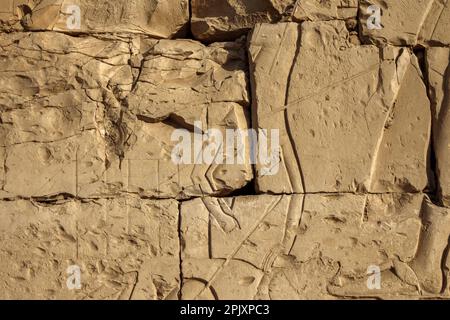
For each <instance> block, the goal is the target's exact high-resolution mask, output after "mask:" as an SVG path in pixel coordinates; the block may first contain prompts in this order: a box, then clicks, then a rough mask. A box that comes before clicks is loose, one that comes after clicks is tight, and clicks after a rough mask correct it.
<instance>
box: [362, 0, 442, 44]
mask: <svg viewBox="0 0 450 320" xmlns="http://www.w3.org/2000/svg"><path fill="white" fill-rule="evenodd" d="M359 3H360V7H359V19H360V26H361V31H362V37H363V39H365V40H366V41H368V42H374V43H377V44H386V43H388V44H393V45H397V46H405V45H412V46H414V45H416V44H418V43H420V44H424V45H434V44H440V45H447V46H448V45H449V44H450V38H449V35H448V28H449V24H450V22H449V21H450V19H449V18H450V9H449V3H448V0H416V1H408V2H403V1H394V0H393V1H383V0H359ZM371 5H376V6H378V8H380V10H381V13H382V16H381V26H382V28H381V29H369V27H368V24H367V21H368V20H369V19H372V18H371V15H372V12H370V11H368V8H369V6H371Z"/></svg>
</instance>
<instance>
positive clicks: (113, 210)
mask: <svg viewBox="0 0 450 320" xmlns="http://www.w3.org/2000/svg"><path fill="white" fill-rule="evenodd" d="M0 213H1V216H2V219H1V222H0V246H1V248H2V250H1V252H0V278H1V279H2V281H1V285H0V287H1V293H0V297H1V298H2V299H125V300H128V299H139V300H141V299H143V300H149V299H176V298H177V292H178V290H179V289H178V288H179V285H180V278H179V275H180V271H179V263H180V261H179V241H178V204H177V202H176V201H174V200H157V201H154V200H142V199H138V198H132V197H127V198H116V199H113V200H111V199H102V200H97V201H90V202H79V201H75V200H65V201H63V200H61V201H55V202H48V203H43V202H42V203H37V202H30V201H26V200H17V201H0ZM74 268H79V269H78V270H79V271H80V284H81V288H79V289H78V290H70V289H71V288H70V287H68V286H67V283H68V282H69V285H71V284H72V285H76V282H72V281H69V280H71V279H70V277H69V276H70V274H71V273H73V272H74V271H73V270H74ZM68 272H69V274H68ZM72 289H73V288H72Z"/></svg>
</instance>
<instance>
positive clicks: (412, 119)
mask: <svg viewBox="0 0 450 320" xmlns="http://www.w3.org/2000/svg"><path fill="white" fill-rule="evenodd" d="M249 52H250V70H251V80H252V89H253V96H254V98H253V107H252V110H254V112H253V117H252V119H253V126H254V127H255V128H269V129H278V130H279V134H280V139H279V140H280V149H281V150H280V155H279V161H280V170H279V172H278V173H277V174H275V175H265V176H263V175H261V174H259V173H258V176H257V181H256V183H257V188H258V190H260V191H261V192H274V193H303V192H305V193H311V192H355V191H369V192H377V193H384V192H417V191H422V190H424V189H425V188H426V187H427V184H428V178H427V161H428V148H429V139H430V131H431V114H430V108H429V101H428V97H427V92H426V87H425V84H424V80H423V75H422V73H421V71H420V68H419V63H418V61H417V58H416V57H415V56H414V55H413V54H412V52H410V51H409V50H408V49H405V48H396V47H386V48H383V49H378V48H377V47H375V46H367V45H366V46H361V45H354V44H352V43H351V42H350V40H349V34H348V31H347V29H346V27H345V23H344V22H343V21H330V22H304V23H303V24H302V27H301V35H300V31H299V26H298V25H296V24H294V23H286V24H277V25H268V24H262V25H259V26H257V27H256V28H255V30H254V32H253V33H252V36H251V39H250V43H249ZM275 72H276V74H277V76H273V74H274V73H275ZM411 110H414V111H413V112H412V111H411ZM260 166H261V164H259V165H256V169H257V172H258V170H259V169H260Z"/></svg>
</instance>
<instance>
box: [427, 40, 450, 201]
mask: <svg viewBox="0 0 450 320" xmlns="http://www.w3.org/2000/svg"><path fill="white" fill-rule="evenodd" d="M449 59H450V51H449V49H448V48H438V47H434V48H428V49H427V51H426V63H427V70H428V82H429V92H430V97H431V102H432V103H431V106H432V112H433V114H432V116H433V140H434V151H435V156H436V170H435V172H436V175H437V180H438V186H439V190H438V191H439V194H440V197H441V201H442V204H444V205H445V206H447V207H450V100H449V95H450V70H449V69H450V68H449V65H450V64H449V61H450V60H449Z"/></svg>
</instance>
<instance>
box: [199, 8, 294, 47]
mask: <svg viewBox="0 0 450 320" xmlns="http://www.w3.org/2000/svg"><path fill="white" fill-rule="evenodd" d="M294 2H295V1H294V0H256V1H255V0H239V1H234V0H191V8H192V17H191V30H192V33H193V34H194V37H195V38H196V39H200V40H207V41H223V40H230V39H235V38H237V37H239V36H241V35H243V34H245V33H246V32H247V31H249V30H250V29H251V28H252V27H253V26H254V25H255V24H257V23H261V22H277V21H280V19H282V16H283V15H285V14H287V13H288V11H289V8H290V7H292V6H293V4H294Z"/></svg>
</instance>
